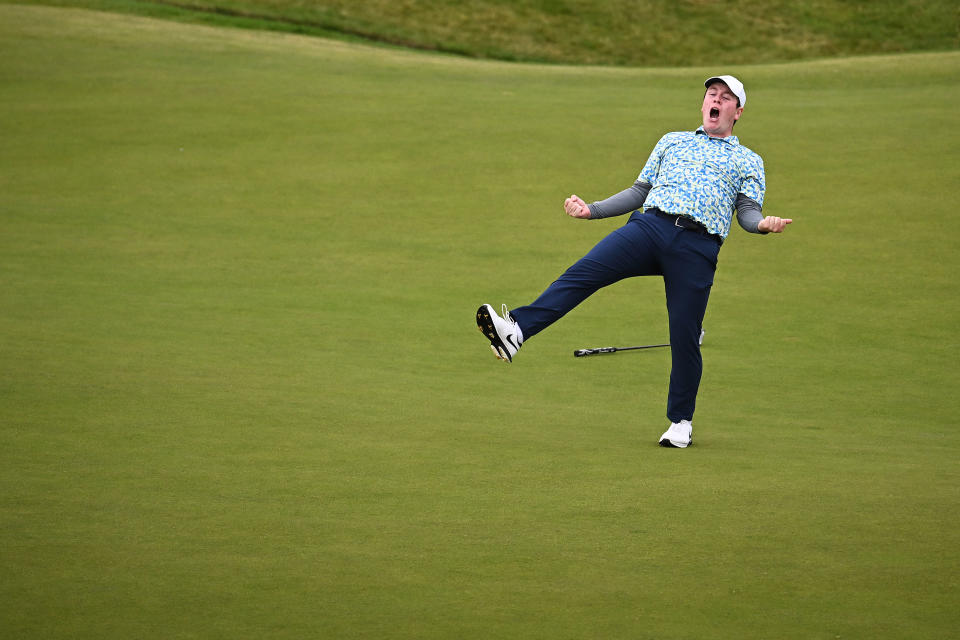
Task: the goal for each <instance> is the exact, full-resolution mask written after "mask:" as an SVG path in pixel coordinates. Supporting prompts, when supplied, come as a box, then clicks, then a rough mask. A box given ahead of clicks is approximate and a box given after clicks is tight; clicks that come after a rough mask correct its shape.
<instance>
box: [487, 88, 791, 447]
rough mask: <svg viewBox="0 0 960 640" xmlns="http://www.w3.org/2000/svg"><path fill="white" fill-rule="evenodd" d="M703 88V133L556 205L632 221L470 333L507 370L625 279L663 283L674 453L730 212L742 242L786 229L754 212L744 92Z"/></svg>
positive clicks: (685, 423) (683, 137)
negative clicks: (629, 178) (624, 180)
mask: <svg viewBox="0 0 960 640" xmlns="http://www.w3.org/2000/svg"><path fill="white" fill-rule="evenodd" d="M704 87H706V91H705V93H704V96H703V104H702V105H701V107H700V113H701V116H702V120H703V125H702V126H701V127H699V128H698V129H697V130H696V131H679V132H674V133H668V134H666V135H665V136H663V137H662V138H661V139H660V141H659V142H658V143H657V145H656V147H654V149H653V152H652V153H651V154H650V158H649V159H648V160H647V163H646V164H645V165H644V167H643V170H642V171H641V172H640V175H639V176H638V177H637V180H636V182H634V184H633V185H632V186H631V187H629V188H628V189H625V190H624V191H621V192H620V193H617V194H615V195H613V196H610V197H609V198H607V199H605V200H601V201H599V202H593V203H591V204H587V203H586V202H584V201H583V200H582V199H581V198H580V197H578V196H576V195H572V196H570V197H569V198H567V199H566V201H565V202H564V203H563V208H564V210H565V211H566V213H567V214H568V215H570V216H571V217H574V218H589V219H592V220H594V219H599V218H609V217H611V216H619V215H623V214H625V213H631V212H632V213H631V215H630V218H629V220H628V221H627V223H626V224H625V225H624V226H622V227H620V228H619V229H617V230H615V231H613V232H612V233H611V234H610V235H608V236H607V237H606V238H604V239H603V240H601V241H600V243H599V244H597V246H595V247H594V248H593V249H591V250H590V252H589V253H587V255H585V256H584V257H583V258H581V259H580V260H579V261H577V262H576V263H575V264H574V265H573V266H571V267H570V268H569V269H567V271H566V272H565V273H564V274H563V275H561V276H560V277H559V278H558V279H557V280H556V281H555V282H554V283H553V284H551V285H550V286H549V287H547V289H546V291H544V292H543V294H541V295H540V297H539V298H537V299H536V300H535V301H534V302H533V303H532V304H530V305H527V306H523V307H517V308H515V309H512V310H508V309H507V306H506V305H503V308H502V314H503V315H502V316H501V315H498V314H497V313H496V311H494V309H493V307H491V306H490V305H489V304H484V305H482V306H481V307H480V309H478V310H477V325H478V326H479V327H480V330H481V331H482V332H483V334H484V335H485V336H486V337H487V338H488V339H489V340H490V345H491V347H492V349H493V352H494V354H495V355H496V356H497V357H498V358H500V359H501V360H506V361H508V362H512V361H513V357H514V356H515V355H516V354H517V351H519V350H520V346H521V345H522V344H523V342H524V341H525V340H529V339H530V338H531V337H533V336H535V335H536V334H538V333H539V332H541V331H543V330H544V329H545V328H547V327H548V326H550V325H551V324H553V323H554V322H556V321H557V320H559V319H560V318H561V317H563V316H564V315H565V314H566V313H567V312H568V311H570V310H571V309H573V308H574V307H575V306H577V305H578V304H580V302H582V301H583V300H585V299H586V298H587V297H588V296H590V295H591V294H592V293H594V292H595V291H597V290H598V289H600V288H601V287H605V286H607V285H609V284H613V283H614V282H617V281H619V280H622V279H623V278H628V277H632V276H652V275H657V276H663V283H664V289H665V291H666V296H667V314H668V317H669V323H670V351H671V356H672V368H671V371H670V389H669V393H668V396H667V418H668V419H669V420H670V427H669V428H668V429H667V431H666V432H665V433H664V434H663V435H662V436H661V437H660V445H661V446H664V447H680V448H683V447H687V446H689V445H690V444H691V443H692V442H693V426H692V420H693V412H694V409H695V407H696V401H697V390H698V389H699V387H700V376H701V373H702V370H703V360H702V358H701V356H700V345H699V338H700V329H701V324H702V323H703V316H704V313H705V312H706V309H707V299H708V298H709V296H710V287H711V286H712V285H713V276H714V272H715V271H716V268H717V255H718V254H719V252H720V247H721V245H723V240H724V238H726V237H727V234H728V233H729V232H730V223H731V220H732V218H733V212H734V211H736V213H737V221H738V223H739V224H740V226H741V227H743V228H744V229H745V230H747V231H749V232H751V233H761V234H763V233H780V232H782V231H783V230H784V228H785V227H786V225H788V224H790V223H791V222H793V221H792V220H791V219H789V218H778V217H775V216H766V217H764V215H763V214H762V213H761V208H762V206H763V196H764V191H765V179H764V172H763V160H762V159H761V158H760V156H759V155H757V154H756V153H754V152H753V151H751V150H750V149H748V148H746V147H744V146H742V145H741V144H740V142H739V140H738V139H737V137H736V136H734V135H733V127H734V125H735V124H736V122H737V120H739V119H740V116H741V115H742V114H743V108H744V106H746V104H747V94H746V92H745V91H744V88H743V84H742V83H741V82H740V81H739V80H737V79H736V78H734V77H733V76H714V77H712V78H708V79H707V80H706V82H704Z"/></svg>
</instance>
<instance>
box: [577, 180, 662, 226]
mask: <svg viewBox="0 0 960 640" xmlns="http://www.w3.org/2000/svg"><path fill="white" fill-rule="evenodd" d="M650 189H651V186H650V184H649V183H647V182H642V181H640V180H637V181H636V182H634V183H633V185H632V186H631V187H630V188H628V189H624V190H623V191H621V192H620V193H616V194H614V195H612V196H610V197H609V198H607V199H605V200H600V201H598V202H593V203H591V204H590V205H588V206H589V207H590V219H591V220H596V219H598V218H612V217H614V216H622V215H623V214H625V213H630V212H632V211H636V210H637V209H639V208H640V207H642V206H643V202H644V200H646V199H647V194H648V193H650Z"/></svg>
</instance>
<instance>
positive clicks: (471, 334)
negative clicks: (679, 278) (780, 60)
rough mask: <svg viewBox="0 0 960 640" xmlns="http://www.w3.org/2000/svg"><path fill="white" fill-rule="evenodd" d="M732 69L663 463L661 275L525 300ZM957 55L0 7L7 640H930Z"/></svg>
mask: <svg viewBox="0 0 960 640" xmlns="http://www.w3.org/2000/svg"><path fill="white" fill-rule="evenodd" d="M718 72H722V73H734V74H736V75H738V76H739V77H741V78H742V79H743V80H744V82H745V84H746V85H747V90H748V92H749V104H748V108H747V110H745V112H744V116H743V119H742V120H741V122H740V123H739V124H738V125H737V128H736V131H735V133H736V134H737V135H738V136H739V137H740V141H741V143H743V144H745V145H747V146H749V147H750V148H752V149H754V150H755V151H757V152H758V153H760V154H761V155H763V157H764V159H765V162H766V170H767V178H768V192H767V199H766V203H765V210H766V212H767V213H769V214H775V215H781V216H785V217H792V218H794V220H795V222H794V224H793V225H791V227H790V228H789V229H788V230H787V233H785V234H783V235H782V236H776V237H774V236H763V237H761V236H752V235H748V234H746V233H744V232H743V231H742V230H740V229H739V228H736V227H735V228H734V230H733V232H732V234H731V237H730V239H729V240H728V242H727V243H726V244H725V245H724V248H723V250H722V252H721V255H720V266H719V270H718V274H717V280H716V284H715V286H714V289H713V293H712V298H711V302H710V307H709V309H708V311H707V318H706V322H705V326H706V332H707V333H706V340H705V343H704V348H703V353H704V360H705V374H704V380H703V385H702V388H701V394H700V398H699V403H698V411H697V415H696V418H695V420H694V439H695V443H696V444H695V446H694V447H692V448H690V449H688V450H684V451H679V450H666V449H661V448H659V447H657V446H656V441H657V438H658V436H659V435H660V433H661V432H662V431H663V430H664V428H665V427H666V426H667V424H666V419H665V417H664V415H663V414H664V410H665V394H666V386H667V376H668V373H669V366H670V362H669V353H668V352H667V351H666V350H663V349H660V350H649V351H639V352H631V353H621V354H616V355H611V356H597V357H592V358H582V359H581V358H573V357H572V351H573V350H574V349H575V348H580V347H595V346H606V345H608V344H611V345H619V346H626V345H634V344H645V343H659V342H665V341H666V333H667V331H666V312H665V306H664V302H663V293H662V283H660V282H657V281H656V280H655V279H647V280H632V281H625V282H622V283H619V284H617V285H614V286H612V287H610V288H608V289H605V290H603V291H601V292H599V293H598V294H596V295H595V296H594V297H592V298H591V299H590V300H588V301H587V302H586V303H584V304H583V305H581V307H579V308H577V309H576V310H574V311H573V312H572V313H571V314H569V315H568V316H567V317H566V318H564V319H563V320H562V321H561V322H559V323H557V324H556V325H554V326H553V327H551V328H550V329H548V330H547V331H545V332H544V333H542V334H540V335H538V336H537V337H536V338H535V339H533V340H531V341H529V342H528V343H527V344H526V345H525V346H524V348H523V350H522V352H521V353H520V354H519V356H518V357H517V359H516V361H515V362H514V363H513V364H512V365H506V364H503V363H501V362H498V361H496V360H495V359H494V358H493V357H492V355H491V354H490V351H489V348H488V347H487V346H486V345H485V344H484V339H483V337H482V336H481V335H480V334H479V333H478V332H477V330H476V328H475V325H474V321H473V314H474V311H475V309H476V307H477V306H478V305H479V304H480V303H482V302H490V303H493V304H495V306H496V307H497V308H499V304H500V303H501V302H505V303H507V304H508V305H511V306H514V305H520V304H525V303H527V302H529V301H531V300H532V299H533V298H534V297H535V296H536V295H537V294H539V293H540V291H541V290H542V289H543V288H544V287H545V286H546V285H547V284H549V282H550V281H551V280H552V279H553V278H555V277H556V276H557V275H558V274H559V273H560V272H561V271H562V270H563V269H564V268H565V267H566V266H568V265H569V264H570V263H571V262H573V261H574V260H575V259H576V258H578V257H579V256H580V255H582V254H583V253H584V252H585V251H587V250H588V249H589V248H590V247H591V246H593V244H594V243H595V242H596V241H597V240H599V239H600V238H601V237H603V236H604V235H605V234H606V233H608V232H609V231H611V230H612V229H614V228H616V226H617V225H619V224H621V223H622V222H623V220H622V219H620V220H616V219H615V220H607V221H596V222H587V221H576V220H571V219H567V218H565V217H564V215H563V213H562V209H561V204H562V201H563V199H564V197H566V196H567V195H569V194H570V193H573V192H576V193H578V194H579V195H581V196H583V197H584V198H585V199H587V200H588V201H591V200H595V199H599V198H602V197H605V196H607V195H610V194H611V193H614V192H616V191H618V190H620V189H622V188H625V187H626V186H628V185H630V184H631V183H632V181H633V180H634V178H635V177H636V175H637V173H638V172H639V170H640V168H641V166H642V164H643V162H644V161H645V160H646V157H647V155H648V154H649V151H650V149H651V148H652V147H653V145H654V144H655V142H656V141H657V139H659V137H660V136H661V135H662V134H663V133H664V132H666V131H670V130H681V129H692V128H695V127H696V126H697V125H698V124H699V112H698V109H699V104H700V99H701V96H702V85H701V83H702V81H703V79H704V78H705V77H707V76H708V75H711V74H714V73H718ZM958 74H960V53H957V52H954V53H945V54H916V55H903V56H888V57H870V58H858V59H841V60H833V61H820V62H815V63H796V64H787V65H775V66H740V67H729V68H727V67H725V68H724V69H712V68H711V69H707V68H702V69H699V68H694V69H680V70H674V69H653V70H630V69H609V68H608V69H598V68H589V67H579V68H578V67H544V66H522V65H510V64H504V63H489V62H471V61H464V60H459V59H453V58H449V57H441V56H430V55H426V54H413V53H405V52H397V51H391V50H385V49H370V48H364V47H361V46H356V45H351V44H345V43H337V42H330V41H324V40H318V39H309V38H304V37H299V36H292V35H282V34H270V33H257V32H248V31H232V30H226V29H216V28H212V27H202V26H190V25H182V24H173V23H166V22H161V21H153V20H149V19H144V18H135V17H129V16H126V17H124V16H116V15H110V14H105V13H96V12H89V11H82V10H65V9H52V8H40V7H26V6H17V5H0V86H2V90H0V113H2V114H3V115H2V117H0V140H2V141H3V143H2V145H0V483H2V485H0V486H2V489H3V490H2V492H0V568H2V570H3V574H4V579H3V580H2V581H0V599H2V601H3V603H4V606H3V607H2V608H0V629H3V630H4V631H3V635H4V636H6V637H11V638H131V637H141V638H143V637H151V638H219V637H223V638H227V637H229V638H237V637H289V638H305V637H371V638H373V637H376V638H382V637H392V638H396V637H409V638H451V637H470V638H503V637H515V638H658V639H663V638H817V639H819V638H824V639H827V638H830V639H832V638H837V637H840V638H897V639H903V638H945V637H949V636H950V635H951V634H953V633H955V630H956V628H957V627H958V624H960V614H958V611H960V609H958V600H960V597H958V596H960V594H958V584H957V575H958V571H960V561H958V560H960V554H958V551H957V549H958V548H960V526H958V525H960V521H958V515H957V514H958V507H960V464H958V460H960V433H958V430H957V426H958V424H957V415H958V413H960V412H958V408H960V407H958V404H960V403H958V400H957V396H956V389H957V386H958V382H960V375H958V368H957V365H956V352H957V348H958V344H957V338H956V320H957V316H958V311H960V297H958V294H960V287H958V284H957V279H956V274H957V271H958V267H960V258H958V257H957V251H956V250H957V246H958V238H960V232H958V226H957V224H956V214H955V209H956V203H955V197H954V193H953V192H954V191H955V186H956V185H957V184H958V183H960V152H958V149H960V134H958V133H957V128H956V126H955V123H954V119H955V118H954V115H955V112H956V105H957V103H958V102H960V89H958V88H957V85H956V78H957V77H958Z"/></svg>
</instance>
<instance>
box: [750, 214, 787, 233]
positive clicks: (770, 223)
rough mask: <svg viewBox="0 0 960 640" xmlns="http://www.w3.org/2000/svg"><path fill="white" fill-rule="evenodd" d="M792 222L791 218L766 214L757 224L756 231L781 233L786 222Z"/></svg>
mask: <svg viewBox="0 0 960 640" xmlns="http://www.w3.org/2000/svg"><path fill="white" fill-rule="evenodd" d="M791 222H793V219H792V218H778V217H777V216H767V217H766V218H764V219H763V220H761V221H760V224H758V225H757V231H761V232H766V233H781V232H782V231H783V230H784V229H785V228H786V226H787V225H788V224H790V223H791Z"/></svg>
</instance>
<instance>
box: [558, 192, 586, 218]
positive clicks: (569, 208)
mask: <svg viewBox="0 0 960 640" xmlns="http://www.w3.org/2000/svg"><path fill="white" fill-rule="evenodd" d="M563 210H564V211H566V212H567V215H568V216H570V217H571V218H589V217H590V207H588V206H587V203H586V202H584V201H583V200H581V199H580V196H575V195H574V196H570V197H569V198H567V199H566V200H564V201H563Z"/></svg>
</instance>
